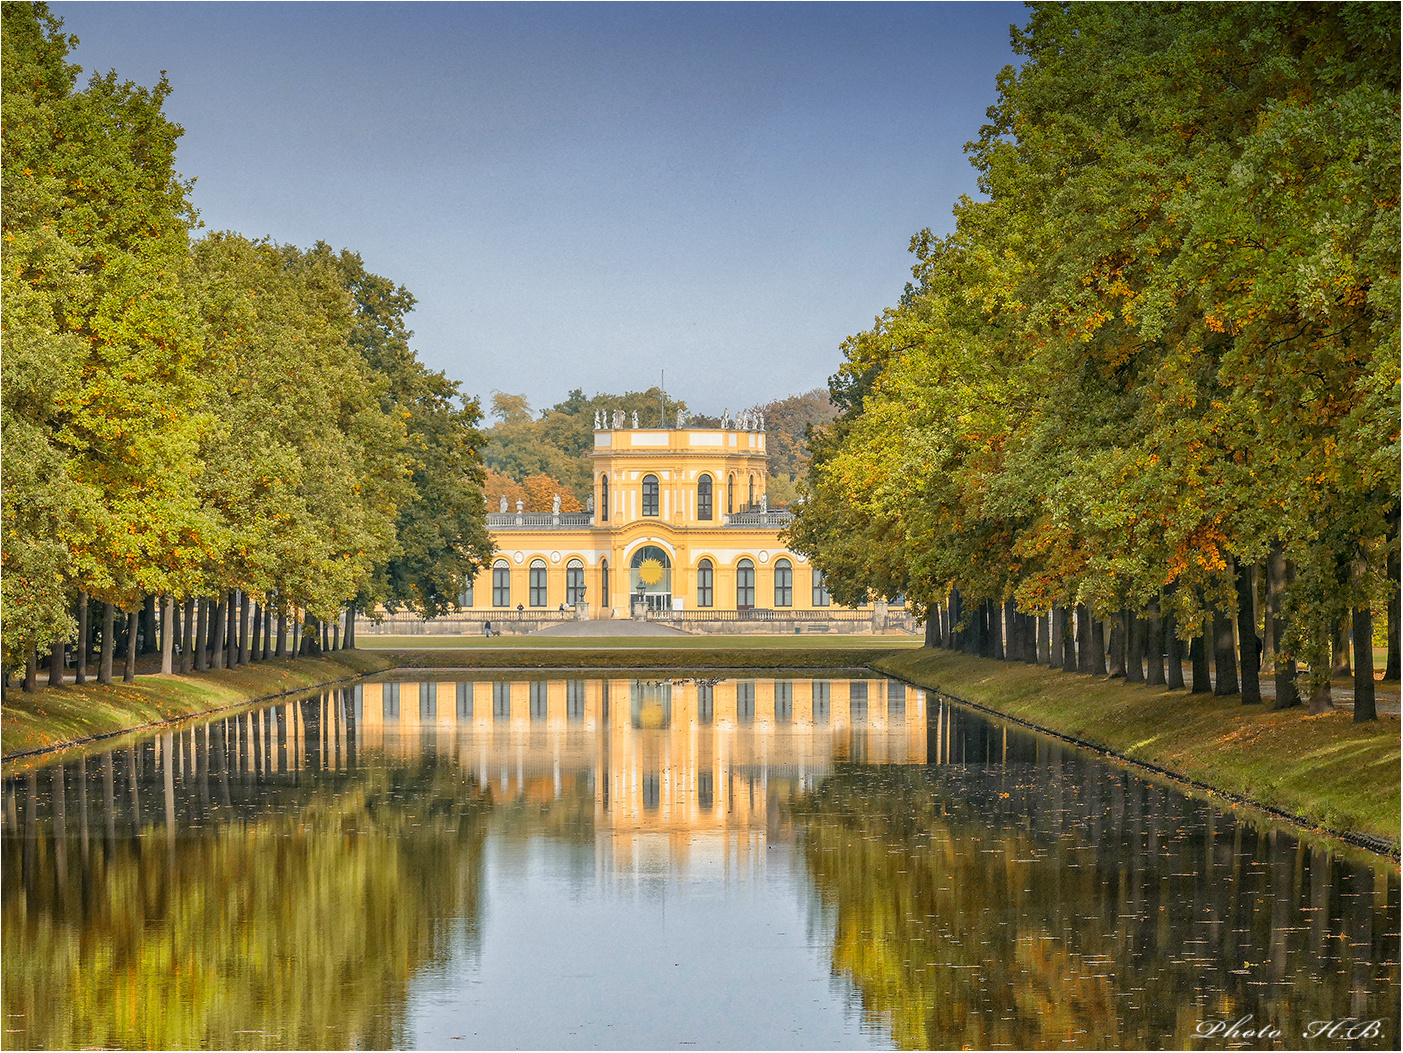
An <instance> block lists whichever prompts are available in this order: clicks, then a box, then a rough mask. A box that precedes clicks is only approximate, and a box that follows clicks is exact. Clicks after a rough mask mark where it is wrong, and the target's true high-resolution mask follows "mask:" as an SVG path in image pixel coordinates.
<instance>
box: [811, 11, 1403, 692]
mask: <svg viewBox="0 0 1403 1053" xmlns="http://www.w3.org/2000/svg"><path fill="white" fill-rule="evenodd" d="M1398 31H1399V17H1398V9H1397V7H1396V5H1392V4H1370V3H1361V4H1349V5H1330V4H1319V5H1316V4H1299V5H1267V4H1183V5H1177V4H1156V5H1131V4H1077V5H1064V4H1034V5H1032V14H1031V17H1030V20H1029V22H1028V24H1027V26H1026V27H1024V28H1022V29H1018V28H1016V27H1015V29H1014V30H1013V45H1014V49H1015V51H1016V52H1017V53H1018V54H1019V55H1020V56H1022V58H1023V64H1022V65H1021V66H1020V67H1019V68H1017V69H1014V68H1013V67H1010V68H1008V69H1006V70H1005V71H1004V72H1003V73H1002V74H1001V75H1000V78H999V83H998V102H997V103H996V105H994V106H993V107H992V108H991V109H990V111H989V118H990V123H989V124H988V125H987V126H985V127H984V128H983V129H982V132H981V135H980V138H979V139H978V140H977V141H976V142H973V143H971V144H969V146H968V147H967V150H968V151H969V153H970V154H971V157H972V159H973V163H974V165H975V167H976V168H977V169H978V171H979V173H980V188H981V190H982V191H983V194H984V199H983V200H979V201H973V200H970V199H963V200H961V202H960V203H959V205H958V206H957V208H956V210H955V216H956V228H955V232H954V233H953V234H951V235H950V236H948V237H946V238H937V237H934V236H933V235H932V234H931V233H930V232H929V231H923V232H922V233H921V234H919V235H917V236H916V237H915V238H914V239H913V241H912V251H913V252H914V253H915V255H916V257H917V259H918V263H917V264H916V265H915V267H914V268H913V273H914V275H915V278H916V281H915V282H914V283H912V284H909V285H908V286H907V288H906V291H905V294H904V295H903V296H902V297H901V300H900V302H899V303H898V304H897V305H896V306H894V307H892V308H890V309H888V310H887V311H885V312H884V313H883V315H882V316H881V317H880V318H879V319H878V320H877V323H876V325H875V326H874V327H873V328H872V329H871V330H869V331H867V332H864V333H861V334H859V335H857V336H854V337H851V338H849V339H848V340H847V341H846V342H845V344H844V346H843V352H844V356H845V362H844V363H843V365H842V367H841V369H840V371H839V372H838V374H837V375H836V376H835V377H834V378H833V380H832V382H831V389H832V393H833V398H834V401H835V402H836V403H837V404H838V405H839V407H840V408H841V410H842V413H841V415H840V417H839V419H838V420H837V421H835V422H834V423H833V424H832V425H831V426H829V427H828V428H827V429H826V430H825V431H824V432H823V433H822V434H821V435H820V436H819V437H818V438H817V439H816V441H815V444H814V457H813V467H812V470H811V475H810V480H809V482H808V484H807V492H806V499H805V500H804V502H803V504H802V505H801V507H800V510H799V514H798V518H797V521H796V523H795V525H794V528H793V531H792V538H791V543H792V544H794V545H795V546H796V547H797V548H798V549H799V550H800V551H802V552H805V553H807V554H808V555H809V556H811V557H812V558H813V560H814V562H815V565H816V566H818V567H820V568H822V569H823V570H824V571H825V572H826V573H827V576H828V586H829V590H830V592H831V593H832V594H833V596H834V598H835V599H836V600H838V601H839V602H848V603H850V602H855V601H858V600H860V599H862V598H865V597H866V596H867V595H868V594H869V593H876V594H879V595H887V596H893V595H896V594H899V593H904V594H905V595H906V596H907V598H908V600H910V601H911V602H912V603H913V604H915V605H916V606H917V607H918V608H920V609H923V610H924V611H926V612H934V615H935V618H934V620H935V621H936V622H937V623H940V622H942V621H943V622H944V623H946V626H947V628H946V629H944V630H942V632H941V633H940V634H939V635H940V638H942V639H945V640H949V639H951V636H950V632H951V631H952V630H953V631H954V632H963V633H966V634H972V635H973V636H979V635H980V634H981V633H988V632H991V631H992V628H993V622H992V618H993V617H994V616H995V612H996V611H997V612H999V613H1000V615H1001V614H1002V607H1003V604H1004V603H1005V602H1006V601H1007V602H1009V603H1011V604H1012V609H1011V611H1010V612H1009V614H1010V618H1002V617H1001V618H1000V621H1001V623H1002V624H1003V626H1004V629H1003V633H1004V635H1005V636H1007V637H1008V638H1010V639H1012V640H1013V641H1014V642H1015V644H1017V642H1018V640H1019V639H1020V638H1021V637H1020V634H1022V635H1026V634H1027V631H1029V630H1027V628H1026V626H1025V627H1024V628H1020V626H1024V623H1022V622H1019V621H1018V619H1019V618H1024V617H1027V616H1030V615H1047V614H1048V613H1049V612H1058V611H1060V612H1063V614H1062V615H1061V618H1062V620H1063V621H1066V620H1069V619H1070V620H1071V621H1075V620H1076V619H1077V615H1076V614H1074V613H1068V612H1073V611H1075V610H1077V609H1080V610H1081V611H1082V614H1081V617H1082V618H1083V619H1084V620H1085V634H1084V639H1085V642H1086V645H1087V648H1088V653H1089V654H1104V653H1105V651H1106V650H1107V648H1106V646H1105V644H1107V643H1108V641H1104V640H1103V641H1100V642H1098V641H1097V640H1096V639H1095V638H1094V636H1093V634H1096V635H1097V636H1099V635H1100V633H1101V631H1104V626H1103V622H1109V620H1110V619H1112V618H1116V619H1118V620H1119V622H1120V624H1121V625H1122V627H1123V628H1124V630H1125V632H1126V633H1127V634H1131V635H1133V634H1136V633H1138V632H1139V630H1138V629H1137V628H1136V627H1135V619H1143V620H1144V621H1145V622H1146V624H1152V625H1154V626H1156V627H1159V628H1162V626H1163V625H1164V624H1165V623H1166V622H1170V623H1172V626H1173V632H1172V633H1171V636H1172V637H1173V638H1174V639H1177V640H1180V641H1185V640H1190V639H1194V638H1201V637H1204V636H1205V635H1206V636H1207V638H1208V644H1207V648H1206V650H1207V651H1208V652H1210V653H1211V652H1212V651H1213V650H1215V649H1216V650H1221V649H1222V647H1223V641H1224V640H1225V639H1226V640H1228V641H1231V639H1232V637H1233V632H1232V620H1233V619H1234V618H1237V619H1238V621H1239V625H1238V633H1237V636H1238V638H1239V641H1240V643H1241V646H1242V648H1243V652H1244V655H1243V657H1242V659H1241V662H1240V664H1241V666H1242V667H1243V668H1247V667H1248V666H1249V665H1250V666H1251V668H1252V669H1254V670H1255V668H1256V664H1257V662H1256V651H1255V649H1256V641H1257V634H1258V632H1259V631H1262V632H1264V634H1265V636H1266V642H1267V645H1268V648H1269V650H1270V651H1271V652H1273V656H1274V657H1275V658H1277V659H1278V663H1277V664H1278V666H1279V667H1280V668H1281V669H1282V670H1284V672H1285V674H1286V675H1285V676H1284V679H1283V684H1282V689H1281V691H1280V692H1279V693H1278V704H1288V703H1289V702H1291V701H1292V700H1293V699H1294V698H1295V697H1296V696H1295V694H1294V692H1293V691H1292V690H1291V685H1292V684H1294V683H1295V677H1296V672H1297V669H1296V666H1295V663H1298V662H1299V663H1301V664H1302V665H1305V666H1308V667H1309V672H1308V674H1306V675H1305V678H1304V681H1303V682H1302V683H1301V685H1300V686H1301V687H1302V688H1304V689H1305V690H1306V691H1308V692H1310V693H1311V695H1312V697H1313V698H1314V699H1315V700H1316V702H1317V704H1319V703H1320V702H1321V701H1322V700H1323V698H1325V697H1328V690H1329V676H1330V671H1331V652H1332V645H1335V648H1334V649H1336V650H1339V648H1338V641H1337V630H1338V628H1339V627H1340V626H1341V625H1345V626H1347V627H1348V628H1349V629H1350V630H1351V631H1352V635H1353V641H1354V649H1355V653H1356V655H1357V656H1358V658H1357V664H1362V665H1365V666H1366V667H1368V668H1370V671H1371V673H1372V650H1371V648H1372V636H1373V629H1372V616H1373V615H1372V612H1373V611H1376V610H1386V611H1387V616H1388V622H1389V633H1388V638H1389V645H1390V647H1389V651H1390V661H1389V669H1388V674H1387V675H1388V676H1390V677H1393V678H1396V677H1397V675H1398V665H1397V661H1398V659H1397V655H1398V556H1397V548H1398V517H1399V401H1398V394H1399V392H1398V386H1399V208H1398V205H1399V190H1398V187H1399V69H1398V61H1397V52H1398ZM1254 601H1255V602H1254ZM1215 618H1216V625H1217V632H1216V633H1215V632H1214V620H1215ZM1126 619H1130V620H1126ZM1027 625H1032V623H1031V622H1029V623H1027ZM981 626H982V628H981ZM1098 626H1100V627H1102V629H1100V630H1098ZM1259 627H1260V628H1259ZM1048 628H1049V629H1052V628H1053V627H1052V626H1051V625H1050V624H1049V626H1048ZM1148 631H1149V630H1148V629H1147V630H1146V632H1148ZM1053 636H1054V637H1055V638H1056V639H1059V640H1060V638H1061V632H1060V629H1057V630H1054V631H1053ZM1137 638H1138V637H1137ZM965 641H966V643H968V641H969V635H967V636H966V637H965ZM971 646H974V647H975V648H976V649H981V648H983V649H987V646H986V645H984V644H982V643H978V642H976V643H974V644H971ZM1020 646H1021V645H1020ZM1123 648H1124V645H1122V650H1123ZM1249 649H1250V652H1251V653H1250V655H1248V654H1247V653H1246V652H1248V651H1249ZM1024 650H1026V647H1025V648H1024ZM1149 652H1152V653H1153V654H1155V655H1159V654H1161V653H1162V648H1161V647H1160V646H1159V645H1157V644H1156V645H1155V646H1153V647H1149V649H1148V651H1147V652H1146V653H1149ZM1228 664H1231V663H1225V665H1224V673H1226V667H1227V665H1228ZM1137 668H1138V667H1137ZM1370 683H1372V679H1370ZM1246 700H1249V701H1250V700H1251V699H1246ZM1371 715H1372V707H1371V706H1368V707H1366V706H1362V705H1361V706H1360V707H1357V708H1356V717H1357V718H1363V717H1365V716H1371Z"/></svg>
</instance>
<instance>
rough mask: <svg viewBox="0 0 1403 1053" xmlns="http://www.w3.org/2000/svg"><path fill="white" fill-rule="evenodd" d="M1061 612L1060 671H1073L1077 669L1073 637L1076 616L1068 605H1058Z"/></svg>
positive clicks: (1075, 643) (1075, 645) (1075, 646)
mask: <svg viewBox="0 0 1403 1053" xmlns="http://www.w3.org/2000/svg"><path fill="white" fill-rule="evenodd" d="M1058 610H1060V611H1061V612H1062V633H1061V640H1062V671H1063V672H1064V673H1075V672H1076V671H1077V642H1076V639H1075V633H1076V626H1077V617H1076V614H1075V612H1074V610H1073V609H1072V608H1070V607H1059V608H1058Z"/></svg>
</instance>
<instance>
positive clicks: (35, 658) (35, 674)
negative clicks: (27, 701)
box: [24, 644, 39, 695]
mask: <svg viewBox="0 0 1403 1053" xmlns="http://www.w3.org/2000/svg"><path fill="white" fill-rule="evenodd" d="M24 690H25V693H26V694H29V695H32V694H34V692H36V691H38V690H39V652H38V651H37V650H36V649H35V646H34V645H33V644H30V645H29V648H28V650H27V651H26V653H25V657H24Z"/></svg>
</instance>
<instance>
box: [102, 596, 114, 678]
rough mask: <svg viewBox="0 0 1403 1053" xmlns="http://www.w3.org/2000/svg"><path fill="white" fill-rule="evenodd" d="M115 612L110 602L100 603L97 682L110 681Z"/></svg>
mask: <svg viewBox="0 0 1403 1053" xmlns="http://www.w3.org/2000/svg"><path fill="white" fill-rule="evenodd" d="M116 617H117V612H116V611H115V610H113V608H112V604H110V603H104V604H103V605H102V651H101V652H100V653H99V655H98V660H97V682H98V683H99V684H110V683H112V652H113V650H114V648H113V646H112V634H113V632H114V631H115V628H116V626H115V622H116Z"/></svg>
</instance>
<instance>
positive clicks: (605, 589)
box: [599, 559, 609, 607]
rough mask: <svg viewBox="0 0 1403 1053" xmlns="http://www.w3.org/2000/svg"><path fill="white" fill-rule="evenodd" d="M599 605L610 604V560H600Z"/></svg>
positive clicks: (605, 605)
mask: <svg viewBox="0 0 1403 1053" xmlns="http://www.w3.org/2000/svg"><path fill="white" fill-rule="evenodd" d="M599 605H600V606H601V607H607V606H609V561H608V560H607V559H601V560H600V561H599Z"/></svg>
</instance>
